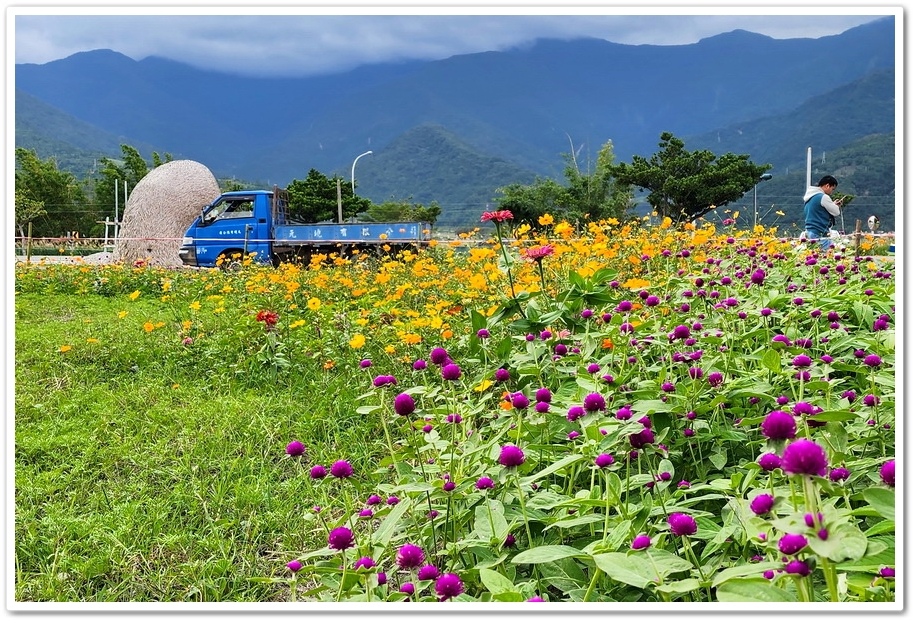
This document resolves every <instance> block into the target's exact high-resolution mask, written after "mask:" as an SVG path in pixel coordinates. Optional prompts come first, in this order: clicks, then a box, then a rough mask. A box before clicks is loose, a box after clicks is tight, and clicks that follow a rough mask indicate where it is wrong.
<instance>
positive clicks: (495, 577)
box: [480, 569, 517, 596]
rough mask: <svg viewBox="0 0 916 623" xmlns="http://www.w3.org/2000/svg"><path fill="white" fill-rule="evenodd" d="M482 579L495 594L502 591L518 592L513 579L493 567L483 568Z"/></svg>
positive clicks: (481, 571)
mask: <svg viewBox="0 0 916 623" xmlns="http://www.w3.org/2000/svg"><path fill="white" fill-rule="evenodd" d="M480 581H481V582H483V585H484V586H486V587H487V590H488V591H490V592H491V593H493V595H494V596H497V595H499V594H500V593H514V592H517V591H516V588H515V584H514V583H513V582H512V580H510V579H509V578H507V577H506V576H504V575H503V574H501V573H499V572H498V571H493V570H492V569H481V570H480Z"/></svg>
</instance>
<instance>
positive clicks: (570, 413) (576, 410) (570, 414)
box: [566, 405, 585, 422]
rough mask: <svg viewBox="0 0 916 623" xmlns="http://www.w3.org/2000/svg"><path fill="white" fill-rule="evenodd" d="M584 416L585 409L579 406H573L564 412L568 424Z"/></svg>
mask: <svg viewBox="0 0 916 623" xmlns="http://www.w3.org/2000/svg"><path fill="white" fill-rule="evenodd" d="M584 415H585V409H584V408H583V407H580V406H579V405H573V406H572V407H570V408H569V409H568V410H567V411H566V419H567V420H569V421H570V422H575V421H576V420H578V419H579V418H581V417H582V416H584Z"/></svg>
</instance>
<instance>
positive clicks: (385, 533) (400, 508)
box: [372, 500, 412, 545]
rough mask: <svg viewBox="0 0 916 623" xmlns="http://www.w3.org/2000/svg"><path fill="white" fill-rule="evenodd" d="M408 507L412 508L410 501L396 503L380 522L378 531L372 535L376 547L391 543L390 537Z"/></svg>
mask: <svg viewBox="0 0 916 623" xmlns="http://www.w3.org/2000/svg"><path fill="white" fill-rule="evenodd" d="M410 506H412V502H411V501H410V500H401V501H400V502H398V503H397V504H396V505H395V506H394V508H392V509H391V512H390V513H388V515H387V516H386V517H385V519H383V520H382V523H381V524H379V527H378V529H377V530H376V531H375V532H373V533H372V542H373V543H375V544H377V545H388V543H389V542H391V537H392V535H393V534H394V532H395V530H397V529H398V526H399V525H400V521H401V516H402V515H403V514H404V512H405V511H406V510H407V508H408V507H410Z"/></svg>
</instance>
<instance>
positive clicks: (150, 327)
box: [143, 320, 156, 333]
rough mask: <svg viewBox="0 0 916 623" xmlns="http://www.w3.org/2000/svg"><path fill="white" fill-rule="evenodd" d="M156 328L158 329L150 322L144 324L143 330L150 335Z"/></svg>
mask: <svg viewBox="0 0 916 623" xmlns="http://www.w3.org/2000/svg"><path fill="white" fill-rule="evenodd" d="M155 328H156V327H155V325H153V323H152V322H150V321H149V320H147V321H146V322H144V323H143V330H144V331H146V332H147V333H150V332H151V331H152V330H153V329H155Z"/></svg>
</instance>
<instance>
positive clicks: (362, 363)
mask: <svg viewBox="0 0 916 623" xmlns="http://www.w3.org/2000/svg"><path fill="white" fill-rule="evenodd" d="M359 367H360V368H364V369H365V368H371V367H372V360H371V359H363V360H361V361H360V362H359Z"/></svg>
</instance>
